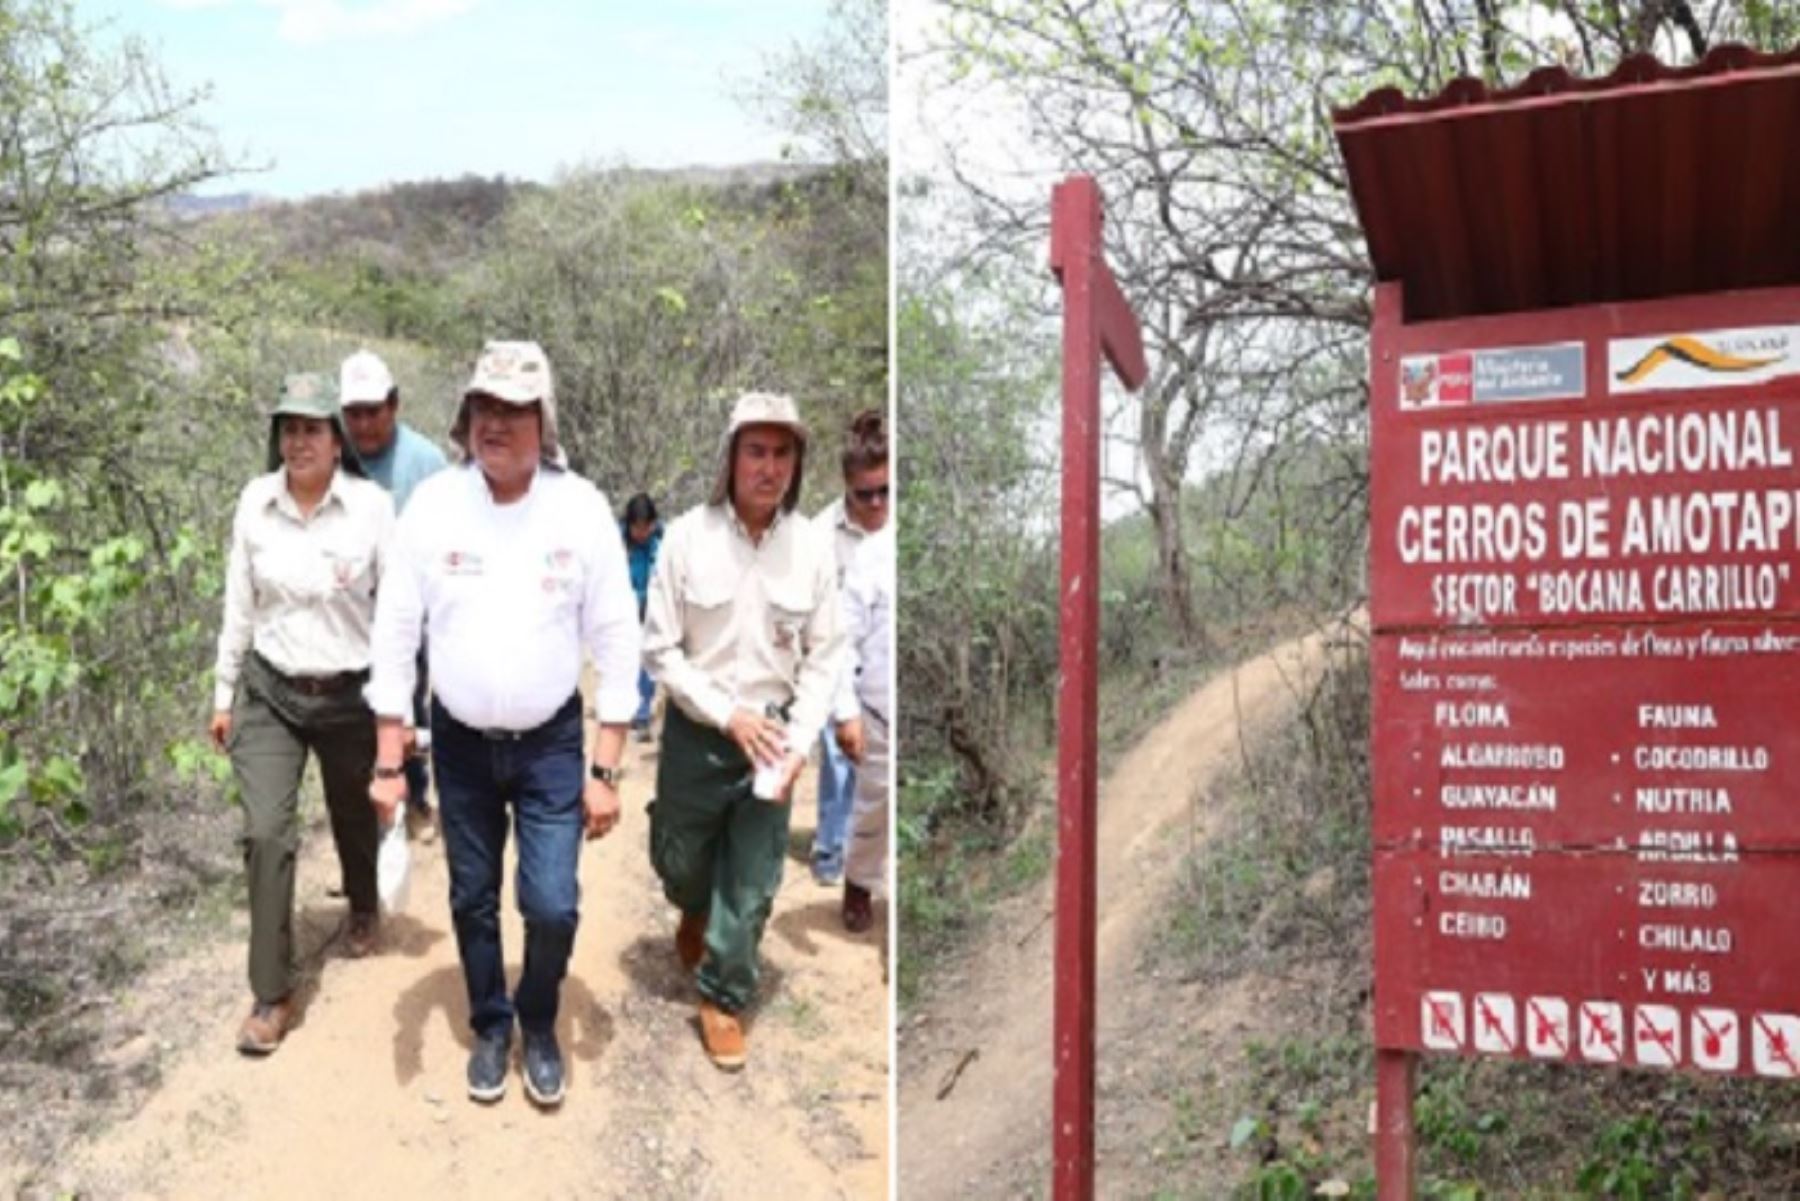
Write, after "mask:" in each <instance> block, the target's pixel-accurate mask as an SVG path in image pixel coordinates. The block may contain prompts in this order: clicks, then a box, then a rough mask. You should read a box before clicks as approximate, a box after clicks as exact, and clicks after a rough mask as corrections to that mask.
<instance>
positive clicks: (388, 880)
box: [375, 813, 412, 913]
mask: <svg viewBox="0 0 1800 1201" xmlns="http://www.w3.org/2000/svg"><path fill="white" fill-rule="evenodd" d="M411 880H412V852H411V851H410V850H409V849H408V848H407V845H406V819H405V818H404V817H402V816H401V815H400V814H398V813H396V814H394V820H393V823H392V824H391V825H389V826H388V828H387V829H386V830H383V831H382V832H381V846H380V847H379V848H378V849H377V850H376V852H375V891H376V892H377V893H379V894H380V896H381V908H382V910H383V911H384V912H387V913H398V912H400V911H401V910H402V909H405V908H406V892H407V884H408V883H409V882H410V881H411Z"/></svg>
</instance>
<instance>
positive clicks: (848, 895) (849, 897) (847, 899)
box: [844, 883, 875, 934]
mask: <svg viewBox="0 0 1800 1201" xmlns="http://www.w3.org/2000/svg"><path fill="white" fill-rule="evenodd" d="M874 924H875V902H874V899H873V898H872V897H870V896H869V890H868V889H866V888H863V887H861V886H860V885H856V884H850V883H846V884H845V885H844V929H846V930H848V931H850V933H852V934H861V933H862V932H863V931H865V930H867V929H868V928H869V927H870V926H873V925H874Z"/></svg>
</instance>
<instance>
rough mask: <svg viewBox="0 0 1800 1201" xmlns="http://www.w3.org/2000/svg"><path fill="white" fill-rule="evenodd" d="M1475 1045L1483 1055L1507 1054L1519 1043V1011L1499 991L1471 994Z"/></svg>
mask: <svg viewBox="0 0 1800 1201" xmlns="http://www.w3.org/2000/svg"><path fill="white" fill-rule="evenodd" d="M1473 1016H1474V1019H1475V1049H1476V1050H1477V1051H1480V1052H1482V1053H1484V1054H1487V1055H1511V1054H1512V1053H1513V1052H1514V1051H1516V1050H1517V1049H1518V1046H1519V1011H1518V1007H1517V1005H1515V1004H1514V1003H1513V999H1512V998H1511V997H1509V996H1507V995H1506V994H1505V993H1502V992H1482V993H1476V994H1475V1012H1474V1014H1473Z"/></svg>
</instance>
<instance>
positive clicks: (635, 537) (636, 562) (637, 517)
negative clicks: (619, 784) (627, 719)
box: [619, 492, 663, 742]
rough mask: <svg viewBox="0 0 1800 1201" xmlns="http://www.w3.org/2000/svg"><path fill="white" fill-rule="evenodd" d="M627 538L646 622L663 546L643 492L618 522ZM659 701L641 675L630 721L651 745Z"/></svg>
mask: <svg viewBox="0 0 1800 1201" xmlns="http://www.w3.org/2000/svg"><path fill="white" fill-rule="evenodd" d="M619 532H620V533H621V534H623V535H624V537H625V558H626V561H627V562H629V563H630V565H631V590H632V591H633V592H635V593H637V606H638V620H639V621H640V622H641V621H643V620H644V605H645V601H646V598H647V597H648V596H649V594H650V575H651V573H652V572H654V571H655V570H656V552H657V550H658V548H660V547H661V546H662V536H663V528H662V522H661V521H659V520H657V517H656V502H655V501H653V500H651V499H650V495H649V493H647V492H640V493H638V494H637V495H636V496H634V497H632V498H631V499H630V500H628V501H626V502H625V516H624V518H623V519H622V520H621V521H620V522H619ZM655 699H656V682H655V681H654V680H652V679H651V678H650V673H649V672H647V671H644V670H642V669H641V668H640V669H639V671H638V711H637V716H636V717H633V718H632V719H631V728H632V729H634V730H636V731H637V736H638V739H639V741H641V742H648V741H650V702H651V701H653V700H655Z"/></svg>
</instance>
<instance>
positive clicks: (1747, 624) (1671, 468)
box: [1370, 287, 1800, 1078]
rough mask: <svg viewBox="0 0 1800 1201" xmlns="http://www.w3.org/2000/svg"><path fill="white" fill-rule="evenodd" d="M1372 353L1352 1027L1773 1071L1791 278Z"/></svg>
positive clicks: (1781, 845) (1792, 704) (1794, 332)
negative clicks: (1366, 840)
mask: <svg viewBox="0 0 1800 1201" xmlns="http://www.w3.org/2000/svg"><path fill="white" fill-rule="evenodd" d="M1371 369H1372V387H1371V404H1372V410H1373V411H1372V414H1371V430H1372V435H1371V437H1372V446H1371V459H1372V463H1373V470H1372V473H1371V477H1372V493H1371V499H1370V510H1371V521H1372V525H1373V532H1372V544H1371V548H1370V560H1371V564H1372V573H1373V574H1372V583H1371V589H1370V607H1371V611H1372V614H1373V621H1374V626H1375V637H1374V661H1373V674H1374V686H1375V693H1374V704H1375V708H1374V736H1373V754H1374V777H1375V812H1374V830H1375V851H1376V855H1375V903H1376V919H1375V920H1376V931H1375V940H1376V941H1375V968H1376V984H1375V989H1376V1013H1375V1034H1376V1041H1377V1044H1378V1046H1379V1047H1380V1048H1382V1049H1383V1050H1384V1051H1388V1052H1394V1051H1402V1052H1415V1051H1425V1052H1439V1053H1446V1054H1458V1055H1494V1056H1501V1057H1507V1058H1515V1059H1540V1060H1549V1061H1557V1062H1565V1063H1584V1064H1597V1065H1617V1066H1624V1067H1638V1068H1647V1069H1654V1070H1677V1069H1680V1070H1692V1071H1701V1072H1715V1073H1721V1074H1735V1075H1754V1076H1767V1077H1780V1078H1786V1077H1792V1076H1796V1075H1800V975H1796V974H1795V973H1794V972H1793V971H1792V969H1791V965H1790V963H1789V960H1790V955H1789V954H1788V947H1789V946H1790V943H1791V935H1790V933H1789V931H1790V929H1791V921H1792V918H1791V915H1792V914H1793V913H1794V912H1796V911H1797V910H1800V805H1796V804H1795V803H1794V802H1795V801H1797V800H1800V721H1796V720H1795V715H1796V714H1797V713H1800V620H1797V619H1800V578H1796V577H1797V576H1800V459H1797V452H1800V290H1791V289H1784V290H1772V291H1763V292H1756V293H1738V294H1723V295H1719V296H1712V297H1703V298H1694V299H1684V300H1677V301H1659V302H1652V303H1643V304H1635V305H1602V306H1593V307H1588V308H1575V309H1569V310H1565V311H1560V312H1558V311H1551V312H1534V313H1529V314H1522V315H1518V316H1508V317H1494V318H1484V319H1479V320H1465V321H1454V322H1441V323H1435V324H1415V325H1410V326H1408V325H1403V324H1401V323H1400V321H1399V320H1398V296H1397V295H1396V293H1395V290H1394V289H1393V288H1391V287H1384V289H1383V290H1382V292H1381V293H1380V294H1379V295H1378V316H1377V321H1376V325H1375V337H1374V343H1373V362H1372V365H1371ZM1391 1070H1392V1071H1395V1072H1398V1071H1401V1070H1402V1066H1401V1064H1400V1061H1398V1060H1392V1061H1391Z"/></svg>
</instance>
